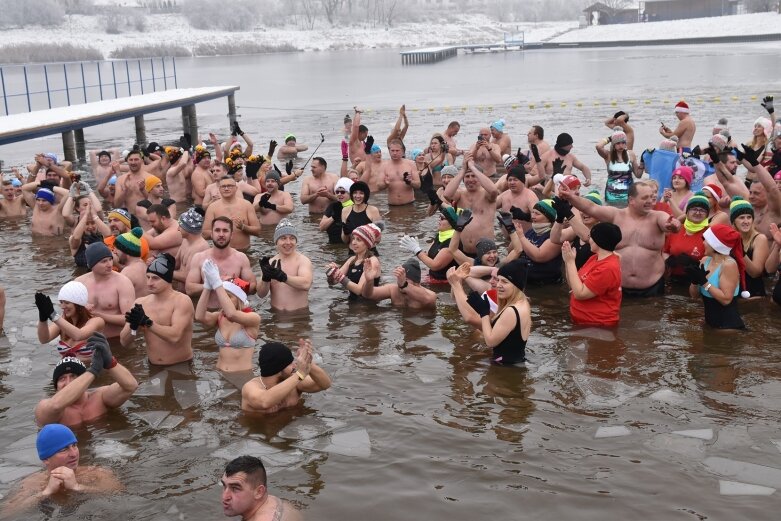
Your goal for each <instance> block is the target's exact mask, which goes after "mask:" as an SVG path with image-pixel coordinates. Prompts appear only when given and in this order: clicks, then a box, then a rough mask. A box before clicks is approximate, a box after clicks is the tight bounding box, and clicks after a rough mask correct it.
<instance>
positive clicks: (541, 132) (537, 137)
mask: <svg viewBox="0 0 781 521" xmlns="http://www.w3.org/2000/svg"><path fill="white" fill-rule="evenodd" d="M544 138H545V129H543V128H542V127H541V126H539V125H532V127H531V128H530V129H529V131H528V132H527V133H526V141H527V142H528V143H529V151H530V152H532V154H530V156H531V157H529V159H534V160H535V161H537V162H539V161H540V159H539V158H537V157H534V153H533V152H534V150H535V148H536V150H537V153H538V155H539V156H540V157H542V155H543V154H545V153H546V152H547V151H548V150H550V145H549V144H548V142H547V141H545V139H544ZM532 145H534V146H532Z"/></svg>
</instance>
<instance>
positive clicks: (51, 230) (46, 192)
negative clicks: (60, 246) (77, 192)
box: [22, 182, 68, 237]
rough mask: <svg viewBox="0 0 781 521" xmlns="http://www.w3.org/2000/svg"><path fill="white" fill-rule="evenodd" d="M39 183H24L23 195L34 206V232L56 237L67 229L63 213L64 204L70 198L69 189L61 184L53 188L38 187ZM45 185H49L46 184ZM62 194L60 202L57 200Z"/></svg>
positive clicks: (32, 227)
mask: <svg viewBox="0 0 781 521" xmlns="http://www.w3.org/2000/svg"><path fill="white" fill-rule="evenodd" d="M38 185H39V183H37V182H32V183H27V184H26V185H22V196H23V197H24V200H25V202H26V203H27V204H28V205H29V206H30V207H32V209H33V217H32V226H31V229H32V232H33V234H34V235H43V236H46V237H55V236H57V235H62V234H63V232H64V231H65V217H63V215H62V206H63V204H64V203H65V200H66V199H67V198H68V190H66V189H64V188H61V187H59V186H52V187H51V188H38ZM44 186H49V185H46V184H44ZM57 196H60V202H59V203H58V202H57Z"/></svg>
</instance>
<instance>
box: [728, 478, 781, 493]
mask: <svg viewBox="0 0 781 521" xmlns="http://www.w3.org/2000/svg"><path fill="white" fill-rule="evenodd" d="M775 491H776V489H774V488H770V487H763V486H761V485H751V484H749V483H739V482H737V481H724V480H719V494H721V495H722V496H770V495H772V494H773V493H774V492H775Z"/></svg>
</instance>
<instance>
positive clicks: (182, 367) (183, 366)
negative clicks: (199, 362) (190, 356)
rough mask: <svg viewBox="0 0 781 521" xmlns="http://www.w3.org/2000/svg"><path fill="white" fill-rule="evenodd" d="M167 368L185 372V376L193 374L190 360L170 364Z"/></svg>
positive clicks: (181, 372)
mask: <svg viewBox="0 0 781 521" xmlns="http://www.w3.org/2000/svg"><path fill="white" fill-rule="evenodd" d="M166 369H167V370H168V371H173V372H175V373H179V374H183V375H185V376H190V375H192V374H193V371H192V368H191V367H190V363H189V362H179V363H178V364H174V365H169V366H168V367H166Z"/></svg>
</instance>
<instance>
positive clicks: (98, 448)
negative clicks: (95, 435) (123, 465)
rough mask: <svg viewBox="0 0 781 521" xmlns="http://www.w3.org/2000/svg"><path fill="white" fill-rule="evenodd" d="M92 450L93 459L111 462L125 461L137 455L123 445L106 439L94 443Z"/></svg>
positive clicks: (133, 450)
mask: <svg viewBox="0 0 781 521" xmlns="http://www.w3.org/2000/svg"><path fill="white" fill-rule="evenodd" d="M92 450H93V452H94V453H95V457H97V458H102V459H111V460H126V459H128V458H132V457H133V456H135V455H136V454H138V451H137V450H135V449H131V448H130V447H128V446H127V445H125V444H124V443H120V442H118V441H116V440H106V439H103V440H100V441H98V442H96V443H95V444H94V446H93V449H92Z"/></svg>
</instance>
